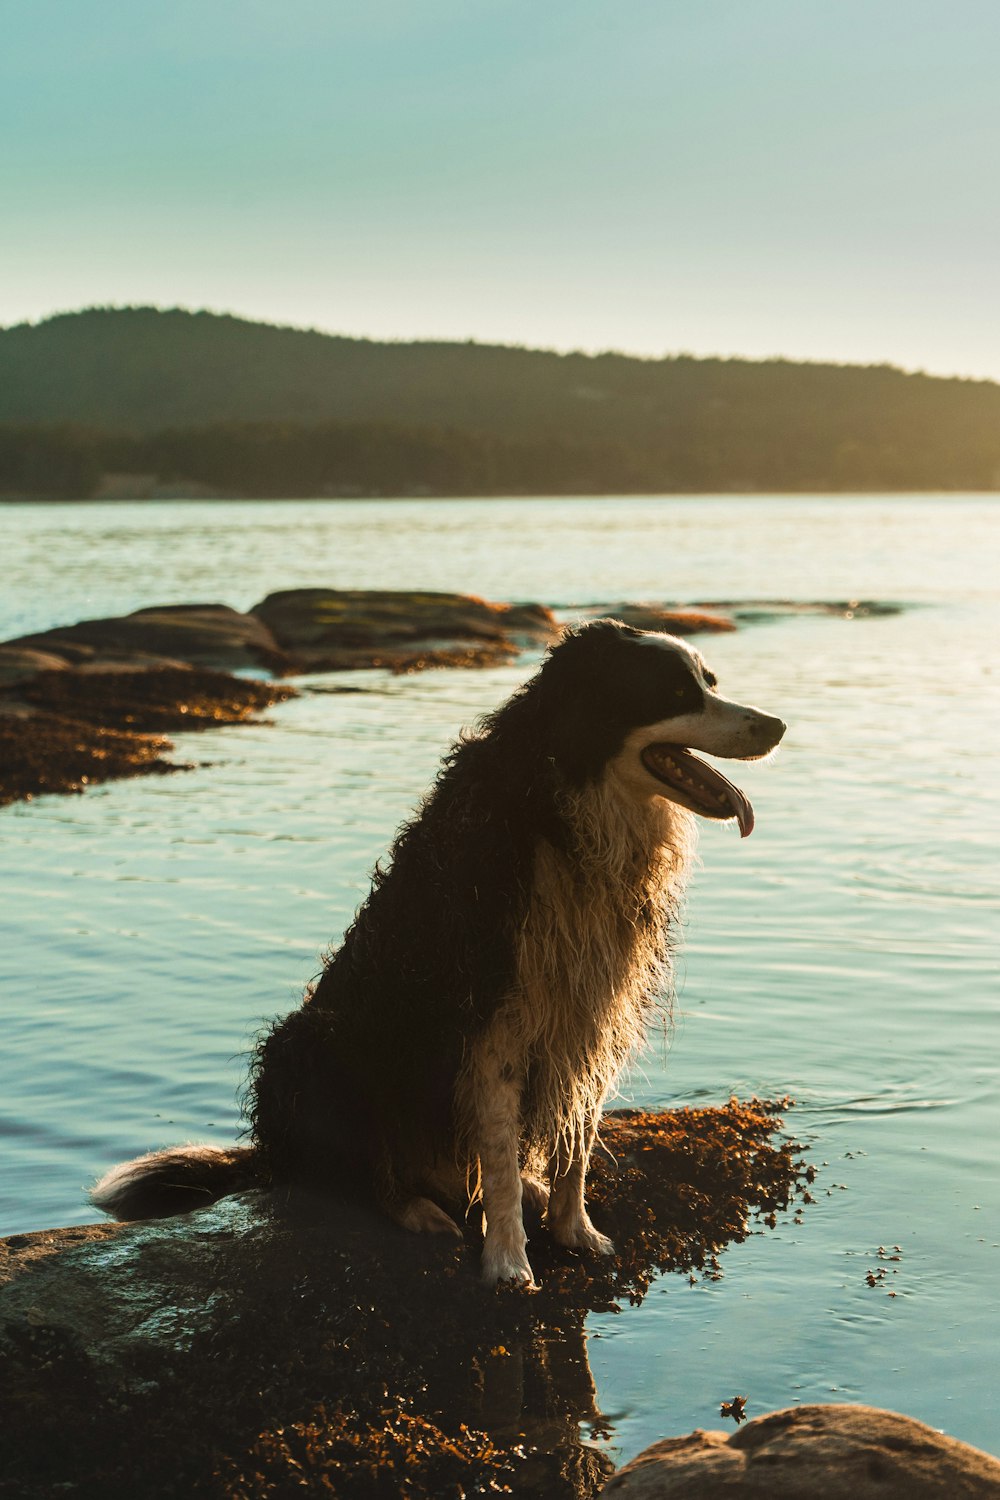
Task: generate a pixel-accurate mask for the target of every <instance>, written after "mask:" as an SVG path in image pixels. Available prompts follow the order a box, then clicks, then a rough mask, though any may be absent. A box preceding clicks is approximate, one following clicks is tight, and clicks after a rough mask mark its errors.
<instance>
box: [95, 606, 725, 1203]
mask: <svg viewBox="0 0 1000 1500" xmlns="http://www.w3.org/2000/svg"><path fill="white" fill-rule="evenodd" d="M702 703H703V693H702V688H701V686H700V684H699V683H698V681H697V678H696V676H695V675H694V673H693V672H692V670H691V667H690V666H689V664H688V663H687V661H686V660H685V659H684V658H683V657H682V656H680V655H679V654H674V653H672V652H665V651H659V650H653V649H651V648H650V647H649V646H647V645H645V644H643V643H642V637H641V632H638V631H635V630H632V629H631V628H630V627H628V626H624V625H621V624H618V623H617V622H613V621H598V622H596V623H592V624H589V625H586V626H583V627H581V628H580V629H578V630H575V631H572V632H569V633H568V634H567V635H566V636H565V637H564V638H563V639H562V641H561V642H560V643H559V644H558V645H556V646H555V647H554V648H553V649H552V651H551V652H550V654H549V656H548V658H547V659H546V661H545V662H544V664H543V665H542V667H541V669H540V670H539V671H538V672H537V673H536V674H535V676H534V677H532V678H531V679H530V680H529V681H528V682H527V683H526V684H525V685H524V686H523V687H522V688H521V689H520V690H519V691H518V692H516V693H515V694H514V695H513V697H512V698H510V699H509V700H508V702H506V703H505V704H503V705H502V706H501V707H500V708H499V709H497V710H496V712H495V713H493V714H491V715H489V716H488V717H486V718H485V719H483V720H482V721H481V723H480V725H479V726H478V728H477V729H476V730H475V731H473V732H471V733H469V734H467V735H466V736H465V737H464V738H463V739H461V740H460V741H459V742H458V744H457V745H456V746H455V747H454V748H453V749H452V750H451V752H450V753H449V754H448V756H447V757H446V758H445V761H444V765H443V767H442V769H441V772H440V774H439V776H438V778H437V781H436V782H435V784H434V786H433V787H432V789H431V791H430V793H429V794H428V796H427V798H426V800H425V801H424V803H423V806H422V807H421V809H420V810H419V812H418V814H417V815H416V816H415V817H414V819H413V820H412V821H411V822H409V823H408V824H406V825H405V826H404V827H403V828H402V829H401V831H400V833H399V835H398V837H397V838H396V841H395V843H394V845H393V847H392V849H391V851H390V854H389V858H388V862H387V863H386V864H385V865H380V866H379V867H377V868H376V871H375V874H374V877H373V880H372V889H371V893H370V895H369V896H368V899H367V900H366V901H365V902H364V904H363V906H362V907H361V908H360V910H359V911H358V913H357V915H356V917H355V920H354V922H353V923H352V925H351V926H350V928H349V929H348V931H347V933H346V935H345V937H344V941H343V943H342V945H341V946H340V948H339V949H337V950H336V952H334V953H333V954H332V955H331V956H330V958H329V959H328V960H327V963H326V966H325V969H324V972H323V974H322V976H321V977H320V979H319V981H318V983H317V984H316V985H315V987H314V988H313V989H312V990H311V991H310V993H308V994H307V996H306V999H305V1001H304V1003H303V1004H302V1006H301V1007H300V1008H299V1009H298V1010H296V1011H293V1012H292V1014H291V1015H289V1016H287V1017H285V1019H283V1020H281V1021H279V1022H277V1023H276V1024H275V1025H274V1027H273V1029H271V1031H270V1032H269V1033H268V1034H267V1035H266V1037H265V1038H264V1039H263V1040H262V1042H261V1043H260V1045H259V1046H258V1048H257V1051H256V1056H255V1059H254V1063H253V1066H252V1069H251V1076H250V1083H249V1087H248V1097H247V1113H248V1117H249V1121H250V1127H251V1142H252V1149H253V1151H254V1153H255V1156H254V1165H255V1170H256V1171H257V1173H258V1175H259V1178H260V1180H262V1181H264V1182H269V1183H272V1184H276V1183H285V1182H292V1181H301V1180H305V1181H310V1182H315V1183H318V1184H321V1185H322V1184H326V1185H330V1186H336V1188H337V1189H338V1190H343V1189H345V1188H350V1187H351V1186H353V1187H354V1188H356V1189H357V1190H359V1191H364V1192H370V1191H372V1190H373V1189H374V1191H375V1193H376V1195H377V1196H378V1197H379V1198H380V1199H381V1200H382V1201H383V1203H385V1204H386V1205H387V1206H391V1203H392V1201H393V1200H394V1198H397V1197H399V1198H405V1195H406V1192H407V1191H408V1182H407V1178H408V1175H409V1169H410V1167H411V1165H414V1164H416V1163H426V1162H428V1161H432V1160H433V1159H434V1158H435V1157H436V1156H437V1157H441V1158H443V1157H445V1156H447V1155H448V1153H449V1152H450V1151H451V1148H452V1144H453V1139H454V1134H453V1126H454V1122H453V1119H452V1108H453V1098H454V1092H455V1082H456V1078H457V1075H458V1072H459V1069H460V1067H461V1064H462V1059H463V1053H464V1050H465V1048H466V1047H467V1046H468V1044H469V1042H470V1041H471V1040H472V1039H473V1038H474V1037H475V1036H476V1034H477V1033H478V1032H479V1031H480V1029H481V1028H483V1027H484V1026H485V1025H486V1023H487V1022H488V1021H489V1020H490V1018H491V1017H492V1016H493V1014H494V1013H495V1011H496V1009H497V1007H498V1006H499V1005H500V1003H501V1002H502V1000H503V999H504V997H505V995H506V994H507V993H508V992H509V990H510V988H511V984H512V981H513V978H514V939H515V934H516V933H517V931H518V929H519V927H520V925H521V923H522V922H523V919H524V916H525V913H526V910H527V903H528V901H529V899H530V895H531V885H532V873H533V861H534V855H535V850H536V848H537V845H538V841H539V839H541V838H545V839H548V840H549V841H550V842H551V843H552V844H554V845H555V846H556V847H557V848H560V849H562V850H564V851H565V852H568V853H569V852H571V850H570V849H569V848H568V843H569V841H570V840H571V837H572V835H571V834H570V832H569V829H568V826H567V825H566V824H565V823H564V822H563V820H562V817H561V815H560V807H559V803H560V793H561V792H564V791H566V790H567V789H578V788H580V787H581V786H583V785H584V784H586V783H587V782H588V781H592V780H596V779H597V778H598V777H599V776H600V775H601V773H602V771H603V769H604V767H605V765H606V764H607V762H608V760H609V759H610V758H611V757H613V756H614V755H615V754H616V753H617V752H618V751H619V750H620V749H621V747H622V745H623V743H624V740H625V737H626V735H627V734H628V733H629V731H630V730H631V729H633V728H635V727H636V726H638V725H641V724H648V723H653V722H656V721H658V720H660V719H663V718H666V717H669V716H671V715H676V714H682V713H689V712H692V711H697V710H698V709H699V708H700V707H701V706H702ZM231 1170H232V1169H231V1168H230V1172H231ZM227 1180H228V1179H227V1176H226V1170H225V1169H224V1168H223V1166H222V1164H221V1163H220V1168H219V1173H218V1181H217V1196H221V1195H222V1194H224V1193H226V1192H231V1191H235V1190H236V1188H235V1187H233V1186H227V1185H226V1184H227ZM241 1185H242V1183H241ZM199 1189H203V1183H199ZM119 1196H121V1194H120V1195H119ZM147 1196H148V1195H147ZM95 1201H97V1202H99V1203H101V1204H102V1206H110V1203H109V1204H108V1205H105V1204H104V1203H103V1202H102V1199H101V1195H100V1192H99V1191H98V1192H97V1194H96V1195H95ZM112 1211H115V1212H120V1207H115V1208H113V1209H112ZM147 1211H148V1210H147ZM162 1211H163V1212H171V1211H172V1210H171V1208H169V1207H164V1209H163V1210H162Z"/></svg>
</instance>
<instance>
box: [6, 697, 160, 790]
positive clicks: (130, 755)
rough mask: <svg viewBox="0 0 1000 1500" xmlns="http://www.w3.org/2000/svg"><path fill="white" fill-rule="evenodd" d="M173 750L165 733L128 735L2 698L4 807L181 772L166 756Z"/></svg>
mask: <svg viewBox="0 0 1000 1500" xmlns="http://www.w3.org/2000/svg"><path fill="white" fill-rule="evenodd" d="M170 748H171V745H170V741H169V740H167V739H165V738H164V737H163V736H162V735H138V734H122V733H120V732H119V731H117V730H114V729H102V728H98V727H95V726H94V725H92V724H79V723H75V722H73V720H68V719H62V718H59V717H58V716H57V715H55V714H46V713H40V712H38V711H36V710H33V709H32V708H31V707H30V706H29V705H28V704H20V703H10V702H4V701H2V700H0V807H3V806H6V805H7V804H8V803H11V802H23V801H26V800H30V799H31V798H32V797H37V796H40V795H42V794H43V793H45V792H82V791H83V790H84V789H85V788H86V787H88V786H96V785H97V784H98V783H100V782H102V781H119V780H122V779H123V778H126V777H132V776H150V775H160V774H164V773H166V772H169V771H176V770H180V769H181V767H180V766H178V765H175V764H172V763H171V762H170V761H167V760H166V759H165V758H164V756H165V753H166V751H168V750H169V749H170Z"/></svg>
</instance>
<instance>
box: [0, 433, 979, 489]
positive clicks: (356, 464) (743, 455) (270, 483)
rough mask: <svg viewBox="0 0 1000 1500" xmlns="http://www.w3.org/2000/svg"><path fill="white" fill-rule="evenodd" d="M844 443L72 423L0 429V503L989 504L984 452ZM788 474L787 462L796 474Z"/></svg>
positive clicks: (791, 470)
mask: <svg viewBox="0 0 1000 1500" xmlns="http://www.w3.org/2000/svg"><path fill="white" fill-rule="evenodd" d="M931 446H932V444H931V443H930V442H929V441H925V442H923V443H921V444H920V445H919V446H918V444H917V443H916V442H914V443H912V444H910V445H908V446H907V447H905V448H904V447H902V446H899V447H894V446H892V445H888V444H878V443H872V444H869V445H866V444H864V443H862V442H859V441H857V440H845V441H843V442H841V443H839V444H836V445H830V446H829V447H828V448H826V450H825V451H817V447H816V445H815V444H809V445H806V447H805V451H803V450H802V449H801V448H800V449H799V450H798V451H796V449H795V448H794V447H793V446H792V443H791V439H789V440H788V441H787V442H786V443H784V444H780V445H779V444H778V443H777V442H775V443H774V444H773V445H772V444H769V443H768V442H767V441H766V435H762V436H761V440H760V441H758V442H757V443H756V444H755V445H752V446H751V445H750V444H746V445H743V446H737V445H736V444H734V443H731V442H730V443H728V444H727V443H722V442H719V443H717V444H711V445H709V444H706V446H705V447H704V448H702V449H700V450H699V448H698V447H697V445H696V444H695V443H694V442H693V441H689V442H688V443H687V444H685V446H684V447H683V448H681V447H680V446H678V447H677V448H676V449H674V450H672V451H671V450H668V451H666V452H657V451H653V452H641V451H639V450H637V449H634V448H633V449H630V448H628V447H627V446H626V445H625V444H616V443H609V442H603V443H602V442H591V443H586V442H580V441H575V442H574V441H569V440H567V439H565V438H561V437H552V438H549V439H546V440H544V441H542V440H539V439H535V440H522V441H515V440H513V439H509V438H502V437H497V436H496V435H494V434H491V433H482V432H461V431H457V430H455V429H453V428H436V427H427V428H411V427H399V426H394V425H392V424H390V423H341V422H323V423H316V424H313V425H309V426H304V425H300V424H296V423H292V422H217V423H213V424H211V425H209V426H205V427H183V428H182V427H176V428H167V429H166V430H165V431H163V432H154V433H148V434H143V435H138V436H137V435H135V434H129V433H121V432H108V431H102V430H100V429H96V428H89V427H84V426H80V425H77V424H71V423H57V424H51V425H48V424H31V425H23V426H22V425H16V424H12V423H7V424H0V496H8V497H11V496H20V495H23V496H26V497H32V498H38V499H73V500H86V499H90V498H92V497H94V496H95V495H96V496H102V495H103V496H114V497H115V498H123V497H126V496H135V497H136V498H144V497H148V496H153V497H156V496H161V497H162V496H170V495H185V494H193V495H205V496H213V495H214V496H247V497H253V498H258V497H259V498H283V497H290V496H331V497H332V496H377V495H390V496H394V495H401V496H405V495H483V496H486V495H528V494H534V495H567V494H584V495H587V494H670V493H704V492H708V493H711V492H719V491H722V492H754V491H784V492H802V493H815V492H817V491H825V490H836V491H893V490H895V491H899V490H991V489H996V488H998V487H1000V485H998V481H1000V440H998V442H997V445H996V450H995V451H990V452H987V453H982V454H979V455H975V454H970V453H968V452H965V453H961V454H955V455H952V456H951V457H950V458H949V456H947V455H940V454H934V453H932V452H929V451H928V449H929V448H930V447H931ZM796 460H798V461H796Z"/></svg>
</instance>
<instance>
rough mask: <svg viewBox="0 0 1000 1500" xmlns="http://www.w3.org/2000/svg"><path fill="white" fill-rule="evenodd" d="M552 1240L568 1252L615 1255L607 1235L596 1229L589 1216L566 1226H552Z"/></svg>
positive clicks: (550, 1227) (570, 1222)
mask: <svg viewBox="0 0 1000 1500" xmlns="http://www.w3.org/2000/svg"><path fill="white" fill-rule="evenodd" d="M549 1229H550V1231H551V1234H552V1238H553V1239H554V1240H555V1242H556V1244H558V1245H565V1246H566V1248H567V1249H568V1250H585V1251H587V1252H588V1254H590V1255H614V1253H615V1247H614V1244H613V1243H612V1241H611V1240H609V1239H608V1237H607V1235H606V1234H601V1232H600V1230H599V1229H595V1228H594V1226H593V1224H591V1222H590V1220H589V1219H588V1217H587V1215H586V1214H584V1215H583V1216H582V1217H581V1218H579V1219H570V1220H569V1221H568V1222H566V1223H564V1224H558V1223H556V1224H550V1225H549Z"/></svg>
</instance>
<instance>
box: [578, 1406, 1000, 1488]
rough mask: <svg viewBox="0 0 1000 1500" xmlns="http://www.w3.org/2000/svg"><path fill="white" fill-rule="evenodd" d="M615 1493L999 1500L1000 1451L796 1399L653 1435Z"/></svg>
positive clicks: (880, 1416) (854, 1409)
mask: <svg viewBox="0 0 1000 1500" xmlns="http://www.w3.org/2000/svg"><path fill="white" fill-rule="evenodd" d="M604 1494H606V1495H608V1496H613V1497H614V1500H718V1497H719V1496H722V1495H725V1496H727V1497H732V1500H803V1497H808V1500H960V1497H966V1500H995V1497H996V1496H997V1495H1000V1459H996V1458H991V1457H990V1455H989V1454H988V1453H983V1452H981V1451H980V1449H978V1448H971V1447H970V1446H969V1445H968V1444H967V1443H960V1442H958V1440H957V1439H956V1438H951V1437H946V1436H945V1435H944V1434H943V1433H940V1432H936V1431H935V1429H934V1428H933V1427H926V1426H925V1425H924V1423H923V1422H916V1421H914V1419H913V1418H912V1417H904V1416H900V1415H899V1414H898V1413H897V1412H891V1411H881V1410H880V1409H878V1408H877V1407H874V1406H845V1405H830V1406H793V1407H789V1408H788V1409H787V1410H785V1411H776V1412H771V1413H770V1414H769V1415H768V1416H766V1417H758V1418H757V1419H756V1420H755V1421H753V1422H750V1423H749V1424H748V1425H747V1426H746V1427H744V1428H741V1429H740V1430H739V1431H738V1432H733V1433H730V1434H728V1435H727V1434H726V1433H724V1432H701V1431H696V1432H692V1433H691V1434H690V1435H689V1436H688V1437H678V1438H667V1439H666V1440H665V1441H664V1442H661V1443H654V1444H653V1446H652V1447H651V1448H647V1449H646V1450H645V1452H644V1453H640V1454H639V1456H638V1458H635V1459H633V1460H632V1462H631V1463H629V1464H626V1465H625V1467H624V1468H623V1469H620V1470H619V1471H618V1473H617V1474H616V1475H615V1476H614V1478H613V1479H612V1480H611V1481H610V1483H609V1484H608V1486H607V1488H606V1489H605V1491H604Z"/></svg>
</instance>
